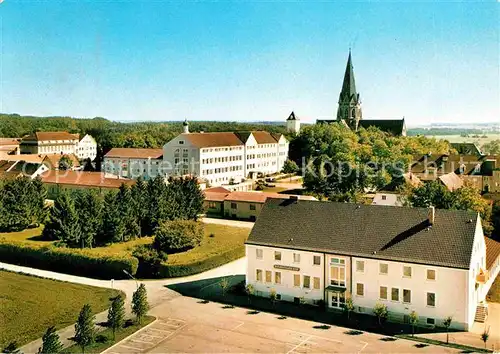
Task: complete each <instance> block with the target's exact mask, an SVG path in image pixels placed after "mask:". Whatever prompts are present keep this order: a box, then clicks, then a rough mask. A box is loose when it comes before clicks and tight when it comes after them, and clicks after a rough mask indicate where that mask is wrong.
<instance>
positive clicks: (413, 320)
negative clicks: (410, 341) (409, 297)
mask: <svg viewBox="0 0 500 354" xmlns="http://www.w3.org/2000/svg"><path fill="white" fill-rule="evenodd" d="M409 317H410V324H411V336H412V337H413V336H414V335H415V326H416V325H417V323H418V314H417V313H416V312H415V311H412V312H410V316H409Z"/></svg>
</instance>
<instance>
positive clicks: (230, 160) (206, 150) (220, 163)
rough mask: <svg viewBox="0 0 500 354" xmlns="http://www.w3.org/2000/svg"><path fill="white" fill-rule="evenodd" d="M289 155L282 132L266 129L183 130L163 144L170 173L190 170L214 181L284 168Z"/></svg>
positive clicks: (225, 182) (218, 182)
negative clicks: (244, 130)
mask: <svg viewBox="0 0 500 354" xmlns="http://www.w3.org/2000/svg"><path fill="white" fill-rule="evenodd" d="M287 157H288V141H287V139H286V138H285V137H284V136H283V135H282V134H273V133H268V132H264V131H252V132H216V133H202V132H201V133H190V132H189V129H188V125H187V122H185V123H184V133H182V134H180V135H178V136H177V137H175V138H174V139H172V140H171V141H169V142H168V143H166V144H165V145H164V146H163V160H164V166H165V167H166V168H167V167H170V166H171V172H169V174H171V175H186V174H191V175H195V176H198V177H200V178H202V179H205V180H207V181H208V182H209V183H210V184H211V185H222V184H229V183H231V182H234V183H238V182H240V181H241V180H242V179H244V178H248V177H249V176H251V175H252V174H253V173H262V174H272V173H275V172H279V171H281V169H282V168H283V164H284V163H285V161H286V159H287Z"/></svg>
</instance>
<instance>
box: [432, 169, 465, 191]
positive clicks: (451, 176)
mask: <svg viewBox="0 0 500 354" xmlns="http://www.w3.org/2000/svg"><path fill="white" fill-rule="evenodd" d="M438 178H439V180H440V181H441V183H443V185H444V186H445V187H446V188H448V190H449V191H454V190H455V189H459V188H461V187H463V185H464V181H463V180H462V179H461V178H460V177H459V176H458V175H457V174H456V173H455V172H450V173H447V174H445V175H442V176H439V177H438Z"/></svg>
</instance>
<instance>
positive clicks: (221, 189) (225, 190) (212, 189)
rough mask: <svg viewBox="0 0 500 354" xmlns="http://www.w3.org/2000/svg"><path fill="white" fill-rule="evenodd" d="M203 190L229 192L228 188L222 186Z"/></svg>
mask: <svg viewBox="0 0 500 354" xmlns="http://www.w3.org/2000/svg"><path fill="white" fill-rule="evenodd" d="M205 192H210V193H226V194H229V193H231V191H230V190H229V189H226V188H224V187H211V188H207V189H205Z"/></svg>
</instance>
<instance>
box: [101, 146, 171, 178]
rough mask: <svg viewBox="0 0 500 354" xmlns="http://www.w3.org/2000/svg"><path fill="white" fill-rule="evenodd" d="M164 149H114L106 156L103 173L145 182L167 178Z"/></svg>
mask: <svg viewBox="0 0 500 354" xmlns="http://www.w3.org/2000/svg"><path fill="white" fill-rule="evenodd" d="M162 162H163V150H162V149H134V148H112V149H111V150H109V151H108V153H107V154H105V155H104V161H103V164H102V166H103V171H104V172H106V173H110V174H113V175H116V176H119V177H122V178H130V179H137V178H139V177H141V178H142V179H144V180H148V179H153V178H155V177H156V176H158V175H160V176H163V177H164V176H165V174H166V173H165V172H163V170H162Z"/></svg>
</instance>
